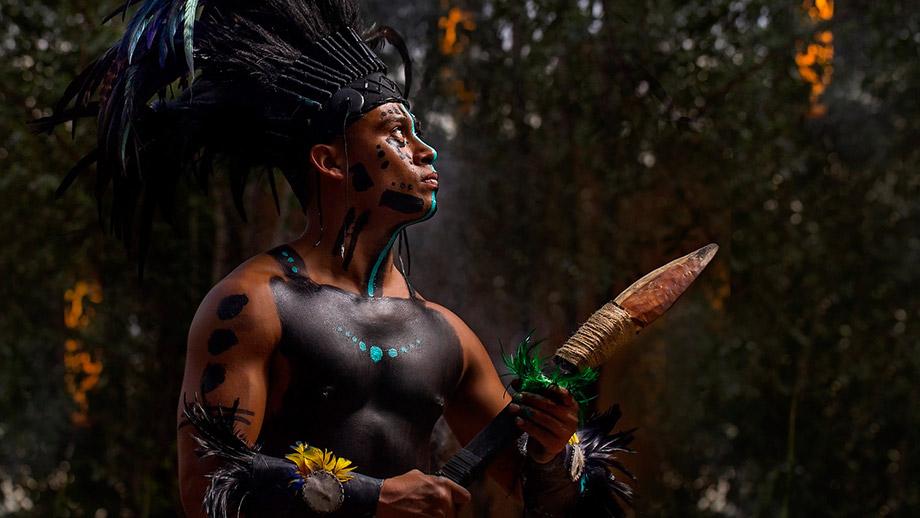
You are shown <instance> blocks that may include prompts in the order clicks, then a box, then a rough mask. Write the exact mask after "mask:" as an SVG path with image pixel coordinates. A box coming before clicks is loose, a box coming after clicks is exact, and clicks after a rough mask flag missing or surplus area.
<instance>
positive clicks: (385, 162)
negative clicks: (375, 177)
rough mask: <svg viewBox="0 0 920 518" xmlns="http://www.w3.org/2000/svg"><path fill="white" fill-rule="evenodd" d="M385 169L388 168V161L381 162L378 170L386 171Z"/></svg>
mask: <svg viewBox="0 0 920 518" xmlns="http://www.w3.org/2000/svg"><path fill="white" fill-rule="evenodd" d="M387 167H390V161H389V160H384V161H383V162H381V163H380V169H386V168H387Z"/></svg>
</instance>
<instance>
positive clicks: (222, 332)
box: [208, 329, 240, 356]
mask: <svg viewBox="0 0 920 518" xmlns="http://www.w3.org/2000/svg"><path fill="white" fill-rule="evenodd" d="M238 343H240V340H239V339H238V338H237V337H236V333H234V332H233V330H231V329H215V330H214V332H213V333H211V337H210V338H208V352H209V353H211V354H212V355H214V356H216V355H218V354H220V353H222V352H224V351H226V350H227V349H229V348H231V347H233V346H234V345H236V344H238Z"/></svg>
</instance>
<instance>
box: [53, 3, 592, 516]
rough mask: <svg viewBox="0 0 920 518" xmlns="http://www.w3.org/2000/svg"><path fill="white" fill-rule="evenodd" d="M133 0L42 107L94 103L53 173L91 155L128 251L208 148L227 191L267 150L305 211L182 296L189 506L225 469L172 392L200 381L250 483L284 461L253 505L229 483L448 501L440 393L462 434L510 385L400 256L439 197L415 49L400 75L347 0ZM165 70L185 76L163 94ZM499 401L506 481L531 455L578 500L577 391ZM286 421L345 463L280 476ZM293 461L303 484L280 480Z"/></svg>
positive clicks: (450, 486) (183, 460) (483, 419)
mask: <svg viewBox="0 0 920 518" xmlns="http://www.w3.org/2000/svg"><path fill="white" fill-rule="evenodd" d="M134 3H139V4H140V5H139V7H138V8H137V10H136V11H135V13H134V15H133V16H132V18H131V21H130V22H129V23H128V24H127V29H126V33H125V35H124V37H123V38H122V39H121V40H120V41H119V42H117V43H116V44H115V45H114V46H113V47H112V48H111V49H109V51H107V52H106V53H104V54H103V55H102V56H100V57H99V58H98V59H97V60H96V61H94V62H93V63H92V64H91V65H90V66H89V67H88V68H87V70H86V71H85V72H84V73H83V74H81V75H80V76H79V77H78V78H77V79H76V80H75V81H74V82H73V83H72V85H71V86H70V87H69V88H68V89H67V91H66V92H65V94H64V97H63V98H62V100H61V101H60V102H59V103H58V105H57V107H56V109H55V113H54V114H53V115H52V116H51V117H49V118H46V119H44V120H42V121H39V122H38V126H39V128H40V129H48V130H50V129H51V128H52V127H53V126H54V125H56V124H59V123H62V122H64V121H69V120H76V119H78V118H80V117H86V116H94V117H96V119H97V124H98V128H99V134H98V140H97V149H95V150H93V151H92V152H90V154H88V155H87V157H86V158H85V159H83V160H81V161H80V163H79V164H78V165H77V166H76V167H75V168H74V169H73V170H72V171H71V173H70V174H69V175H68V176H67V178H65V180H64V182H63V183H62V189H64V188H66V187H67V186H68V185H69V184H70V182H72V181H73V179H74V178H75V176H76V175H77V174H79V173H80V172H81V171H82V170H83V169H85V168H86V167H87V166H88V165H89V164H91V163H93V162H95V163H96V164H97V167H96V175H97V193H101V194H104V193H105V192H106V188H107V187H108V185H109V184H111V186H112V197H113V199H114V203H113V204H112V206H111V214H110V216H111V220H112V228H113V229H115V231H116V233H118V234H119V235H120V236H122V237H123V238H125V239H126V240H130V239H132V236H138V238H139V240H140V242H139V243H138V246H139V250H140V252H141V254H143V251H144V249H145V246H146V241H145V240H146V239H147V237H148V235H149V230H150V223H151V220H152V218H153V215H154V214H155V213H156V209H157V207H161V208H164V209H168V208H169V207H170V206H171V204H172V199H171V196H173V192H174V188H175V185H176V183H178V182H179V178H180V176H181V175H182V174H184V172H185V171H188V170H189V169H194V167H193V166H195V165H200V164H202V163H210V161H211V159H213V158H214V157H215V156H217V157H223V158H224V159H225V160H224V162H223V165H224V166H226V167H225V169H226V170H225V171H224V172H225V173H226V174H228V175H230V178H231V184H233V185H234V186H236V188H235V189H234V192H235V194H236V195H237V197H238V201H240V203H241V199H240V197H241V192H242V187H241V185H243V184H244V183H245V178H246V175H247V174H248V172H249V171H250V170H251V169H253V168H256V169H258V168H260V167H261V168H263V169H265V168H268V169H272V168H274V169H279V170H281V171H282V172H283V173H284V175H285V177H286V178H287V180H288V182H289V183H290V184H291V186H292V188H293V190H294V193H295V194H296V195H297V197H298V200H299V201H300V203H301V204H302V205H303V206H304V209H305V211H306V212H307V213H308V215H309V221H310V222H311V224H310V225H309V226H308V227H307V229H306V231H305V232H304V234H303V235H302V236H301V237H300V238H298V239H297V240H295V241H293V242H291V243H288V244H286V245H282V246H279V247H277V248H275V249H273V250H271V251H269V252H266V253H264V254H261V255H259V256H256V257H254V258H252V259H250V260H249V261H247V262H246V263H244V264H243V265H241V266H240V267H238V268H237V269H236V270H234V271H233V272H232V273H231V274H230V275H228V276H227V277H226V278H225V279H223V280H222V281H221V282H220V283H218V284H217V286H215V287H214V288H213V289H212V290H211V291H210V293H208V295H207V296H206V297H205V299H204V301H203V302H202V304H201V306H200V307H199V309H198V312H197V313H196V315H195V318H194V321H193V323H192V327H191V330H190V332H189V338H188V356H187V361H186V369H185V376H184V381H183V386H182V392H181V394H182V396H181V397H182V401H181V402H180V410H179V415H178V418H179V430H178V450H179V475H180V488H181V496H182V502H183V506H184V508H185V511H186V513H187V514H188V515H189V516H201V515H202V514H203V512H204V511H203V509H202V502H203V501H205V502H207V501H209V500H208V496H207V495H212V494H215V493H213V492H209V491H211V490H215V491H218V492H219V490H220V489H219V488H218V489H215V488H214V484H211V486H210V489H209V480H210V482H214V481H215V480H216V479H215V478H213V477H212V478H210V479H209V477H211V476H213V475H214V474H215V473H216V471H215V470H218V471H219V470H221V469H223V468H224V467H226V466H228V465H229V464H228V462H217V460H218V459H200V458H198V456H197V455H196V442H195V437H196V436H198V437H200V436H201V427H200V426H199V424H198V423H195V422H193V423H192V424H194V425H195V426H186V424H187V422H186V421H185V420H184V417H185V416H184V413H183V411H184V410H185V405H184V403H185V402H189V401H195V402H198V403H201V404H202V405H203V406H202V407H198V408H203V412H204V413H205V415H216V416H222V417H223V418H227V419H229V420H230V421H231V423H232V424H233V425H234V426H235V432H236V433H238V434H240V436H241V437H242V439H243V441H245V443H241V444H242V446H240V450H244V449H247V448H250V446H252V445H253V444H257V443H258V444H261V448H262V449H261V454H263V456H262V457H259V459H260V460H259V465H258V466H256V465H252V466H245V467H244V469H242V470H241V473H242V475H241V476H243V477H246V478H247V482H246V483H252V484H251V485H252V487H256V486H258V485H259V484H261V483H262V481H263V480H262V479H264V478H265V477H263V474H264V473H263V472H265V469H263V468H266V466H269V464H270V465H272V466H274V467H276V468H278V469H276V471H274V472H272V473H275V474H276V475H277V473H281V474H282V475H283V480H281V481H280V483H278V484H275V487H276V488H280V489H281V490H282V492H283V494H281V495H278V494H271V495H270V494H269V493H264V494H262V493H260V491H257V490H255V489H253V490H252V491H249V490H247V491H249V492H247V493H246V495H247V496H246V506H242V505H241V504H240V503H239V502H231V503H230V504H232V507H231V508H230V510H231V511H232V510H235V509H236V508H237V505H240V507H243V510H244V512H246V513H247V515H249V516H282V515H285V514H301V515H302V514H304V513H309V512H310V509H312V510H313V511H319V510H324V511H326V510H339V508H338V505H339V504H341V505H342V507H341V509H340V514H341V513H347V514H349V515H358V516H365V515H372V514H376V515H377V516H380V517H386V516H449V515H453V513H454V512H455V508H456V507H457V506H458V505H462V504H463V503H465V502H466V501H468V500H469V498H470V495H469V493H468V492H467V491H466V490H465V489H464V488H462V487H460V486H459V485H457V484H455V483H453V482H451V481H449V480H447V479H446V478H443V477H438V476H432V475H428V474H425V473H430V471H431V466H429V457H430V455H429V440H430V436H431V432H432V427H433V426H434V424H435V421H436V420H437V419H438V418H439V417H440V416H441V415H444V416H445V417H446V419H447V422H448V423H449V425H450V427H451V429H452V430H453V431H454V433H455V434H456V435H457V437H458V438H459V439H460V441H461V442H463V443H466V442H467V441H469V440H470V439H471V438H472V437H473V436H474V435H475V434H476V433H477V432H478V431H479V430H480V429H482V428H483V427H484V426H485V425H486V424H487V423H489V422H490V421H491V420H492V418H493V417H495V416H496V415H497V414H498V413H499V412H500V411H502V409H503V408H504V407H505V406H506V405H508V404H509V397H508V395H507V393H506V392H505V389H504V387H503V385H502V383H501V382H500V380H499V378H498V376H497V374H496V371H495V369H494V367H493V365H492V364H491V361H490V359H489V356H488V354H486V351H485V350H484V348H483V346H482V344H481V343H480V341H479V339H478V338H476V336H475V334H474V333H473V332H472V331H470V329H469V328H468V327H467V326H466V325H465V324H464V323H463V322H462V321H461V320H460V319H459V318H457V317H456V316H455V315H454V314H453V313H451V312H450V311H448V310H447V309H445V308H443V307H442V306H439V305H437V304H435V303H432V302H429V301H427V300H425V299H424V298H423V297H422V296H421V295H419V294H418V293H416V292H415V291H414V290H413V288H412V287H411V285H410V284H409V282H408V279H406V278H405V276H404V275H403V274H402V271H401V270H400V268H398V265H397V264H396V262H394V253H393V244H394V242H395V241H396V240H397V239H398V236H399V235H400V232H402V231H403V230H404V229H405V227H406V226H408V225H410V224H412V223H417V222H420V221H423V220H426V219H428V218H430V217H431V216H432V215H433V214H434V213H435V211H436V209H437V205H438V199H437V192H438V182H439V176H438V173H437V172H435V169H434V162H435V159H436V157H437V154H436V152H435V151H434V149H433V148H431V147H430V146H428V145H427V144H425V143H424V142H423V141H422V140H421V139H420V138H419V135H418V133H417V126H418V125H417V122H416V120H415V117H414V116H413V115H412V114H411V113H410V111H409V110H408V106H409V103H408V101H407V100H406V97H407V96H408V94H407V93H406V94H404V93H403V90H404V91H405V92H408V90H409V88H410V85H411V80H410V79H409V78H410V77H411V68H410V67H409V66H408V65H407V67H406V69H407V73H406V77H407V80H406V85H405V87H404V88H403V89H402V90H401V89H400V88H399V87H398V85H397V84H396V83H395V82H394V81H393V80H392V79H390V78H388V77H387V76H386V72H387V67H386V65H385V64H384V63H383V62H382V61H381V60H380V59H379V58H378V57H377V56H376V55H375V54H374V51H373V50H372V47H371V46H370V45H373V44H374V40H377V41H379V40H381V39H383V38H385V39H386V40H387V41H389V42H391V43H394V42H395V46H396V47H397V49H399V50H401V53H402V54H403V57H404V59H407V52H405V46H404V45H403V44H402V43H401V39H399V38H395V37H394V31H392V30H391V29H386V28H383V29H378V30H377V31H376V32H375V33H372V34H367V33H365V34H364V35H361V34H359V31H360V28H361V23H360V19H359V16H358V10H357V7H356V6H355V5H354V4H353V3H352V2H349V1H343V0H265V1H261V2H250V1H248V0H221V1H219V2H218V1H213V0H200V1H199V0H145V1H139V0H131V1H129V2H126V3H124V7H123V8H124V9H127V8H128V7H129V6H130V5H132V4H134ZM114 14H117V12H116V13H114ZM196 15H197V16H196ZM368 39H370V40H371V42H370V45H369V44H368V41H367V40H368ZM171 85H178V86H179V88H180V93H179V94H178V95H176V96H175V97H172V98H170V97H166V91H167V88H168V87H170V86H171ZM157 92H160V95H161V97H160V98H159V99H157V98H156V96H155V94H156V93H157ZM197 172H198V174H207V173H208V171H205V170H202V169H198V170H197ZM100 202H101V200H100ZM135 227H139V228H138V229H136V230H137V231H136V232H135V231H134V230H135ZM511 411H512V412H516V413H517V414H518V416H519V419H518V423H517V424H518V426H519V428H520V429H521V430H522V431H524V432H527V433H528V434H529V439H528V443H527V447H526V455H527V456H528V459H527V460H524V462H523V463H520V462H512V461H513V460H515V455H516V454H517V451H512V450H514V449H513V448H510V447H509V448H508V449H507V452H506V456H505V461H504V462H502V461H501V460H500V461H499V462H496V463H495V464H493V469H492V471H493V474H494V475H495V476H496V477H498V478H499V479H500V480H504V481H505V482H506V483H507V482H509V481H510V480H512V479H514V478H516V477H517V476H518V475H521V474H523V477H524V481H525V482H524V492H525V501H528V502H536V505H529V504H528V507H529V508H531V509H533V510H536V511H539V512H541V513H544V514H545V513H546V512H548V511H553V512H557V511H559V512H566V510H570V509H572V506H571V504H572V501H573V498H574V496H573V495H575V494H577V489H576V488H577V483H576V482H575V480H576V478H572V477H570V473H569V471H568V469H567V468H566V467H565V466H564V465H563V464H564V462H560V459H562V458H565V457H566V455H564V452H565V451H566V448H567V443H568V441H569V440H570V438H572V436H573V433H574V432H575V429H576V425H577V421H578V418H577V416H578V409H577V404H576V403H575V402H574V401H573V399H572V397H571V396H570V395H568V394H567V393H565V392H564V391H561V390H560V391H557V392H556V393H553V394H550V393H545V394H543V395H537V394H522V397H521V398H520V399H519V400H518V401H516V402H515V403H514V404H513V405H512V407H511ZM190 415H191V414H190ZM228 435H229V436H231V437H232V434H228ZM234 439H236V438H234ZM298 442H303V443H306V444H309V445H310V446H311V447H315V448H321V449H323V450H328V451H330V452H331V453H332V454H334V455H335V456H337V457H338V458H340V459H348V460H349V461H351V462H352V463H353V467H354V468H355V469H354V474H346V473H345V472H344V471H342V472H341V473H340V475H341V477H336V478H335V479H334V480H330V479H329V478H328V477H327V478H326V479H323V478H322V477H321V476H319V475H317V477H315V478H313V479H311V481H310V484H314V483H317V484H320V483H323V480H325V481H326V482H329V483H331V485H330V486H325V487H323V488H319V489H317V488H315V487H313V486H311V485H309V484H307V479H308V478H311V474H312V473H313V471H310V469H306V470H305V472H301V473H300V475H298V476H299V477H300V478H299V479H297V478H296V477H294V478H292V476H293V466H294V463H293V461H292V462H287V461H285V460H283V459H282V457H285V456H286V454H290V453H291V451H292V450H291V448H292V446H294V445H295V444H296V443H298ZM238 446H239V445H238ZM520 464H523V467H521V466H520ZM337 466H339V468H341V467H342V466H343V465H341V464H338V465H337ZM266 469H267V468H266ZM311 469H312V468H311ZM279 470H280V471H279ZM337 470H338V469H333V471H337ZM317 471H319V472H325V471H323V470H317ZM338 471H340V470H338ZM266 476H268V475H266ZM330 476H332V475H330ZM260 477H261V478H260ZM553 477H555V479H554V478H553ZM288 479H290V480H288ZM551 479H552V480H555V481H556V482H558V481H560V480H561V481H562V483H561V485H560V484H557V486H559V487H561V488H562V490H561V491H560V492H556V491H552V490H547V488H548V487H550V486H547V485H545V484H544V485H541V481H546V480H551ZM298 480H299V482H300V483H301V484H303V485H302V490H301V491H300V494H299V495H298V494H296V493H295V492H294V491H290V490H289V489H290V487H292V486H291V483H293V482H297V481H298ZM234 484H235V482H234ZM253 484H254V485H253ZM336 484H338V486H336ZM234 487H236V486H234ZM330 487H331V488H332V489H333V491H332V492H330V491H329V488H330ZM336 487H337V488H338V489H337V492H336ZM528 488H529V490H530V494H532V495H535V497H534V498H535V499H527V494H528ZM224 489H226V487H224ZM222 494H223V493H222ZM300 497H302V499H301V500H300V501H299V504H298V503H296V502H297V501H298V498H300ZM337 497H341V499H338V500H337ZM228 498H231V499H232V498H233V496H232V495H231V496H229V497H228ZM240 498H241V497H240ZM292 502H295V503H294V504H292ZM224 503H227V501H226V500H225V501H224ZM304 503H307V504H309V509H308V508H306V507H304V506H303V504H304ZM332 504H334V505H332ZM292 505H293V506H294V507H291V506H292ZM298 505H299V506H300V507H297V506H298ZM320 508H322V509H320ZM212 511H213V509H212ZM224 511H226V509H225V510H224ZM212 514H214V513H213V512H212ZM217 514H220V512H218V513H217Z"/></svg>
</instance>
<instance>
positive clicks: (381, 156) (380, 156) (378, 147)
mask: <svg viewBox="0 0 920 518" xmlns="http://www.w3.org/2000/svg"><path fill="white" fill-rule="evenodd" d="M384 156H386V153H385V152H384V151H383V150H382V149H380V146H377V158H383V157H384Z"/></svg>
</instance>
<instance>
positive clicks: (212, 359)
mask: <svg viewBox="0 0 920 518" xmlns="http://www.w3.org/2000/svg"><path fill="white" fill-rule="evenodd" d="M280 333H281V329H280V322H279V321H278V317H277V313H276V310H275V305H274V300H273V298H272V295H271V290H270V288H269V285H268V282H267V279H266V280H264V281H263V280H261V279H259V278H258V277H256V276H253V275H245V274H238V273H234V274H231V276H230V277H228V278H227V279H225V280H223V281H221V283H219V284H218V285H217V286H215V287H214V289H212V290H211V292H210V293H208V295H207V296H206V297H205V299H204V301H203V302H202V303H201V305H200V306H199V308H198V311H197V313H196V314H195V319H194V320H193V321H192V326H191V329H190V330H189V336H188V352H187V356H186V363H185V375H184V378H183V382H182V392H181V396H180V398H181V399H180V401H179V411H178V414H179V415H178V420H179V430H178V449H179V481H180V491H181V494H182V500H183V504H184V506H185V510H186V513H188V514H189V515H190V516H196V515H197V514H198V513H200V512H201V502H202V496H203V494H204V490H205V487H206V486H207V480H206V479H205V477H204V475H205V474H206V473H207V471H209V470H210V469H211V468H213V464H211V463H209V462H205V461H201V460H199V459H198V458H197V456H196V455H195V452H194V450H195V448H196V444H195V442H194V439H193V438H192V432H193V430H191V427H190V426H187V423H186V422H185V420H184V419H183V416H182V407H183V400H186V399H187V400H189V401H193V400H195V398H198V399H199V400H200V402H201V403H202V404H203V405H205V407H206V408H208V409H209V410H210V411H212V412H219V411H221V409H223V411H224V412H225V414H227V410H228V409H229V408H231V407H233V406H234V405H237V404H238V408H237V411H236V413H235V414H234V415H233V416H232V419H233V421H234V423H233V424H234V425H235V427H236V429H237V430H238V431H239V432H240V433H241V434H242V435H243V437H244V438H245V439H246V440H247V441H248V442H249V443H253V442H255V440H256V438H257V437H258V435H259V431H260V430H261V428H262V421H263V419H264V417H265V404H266V399H267V394H268V369H269V361H270V359H271V355H272V351H273V350H274V347H275V344H276V343H277V341H278V338H279V337H280ZM228 418H229V417H228Z"/></svg>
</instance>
